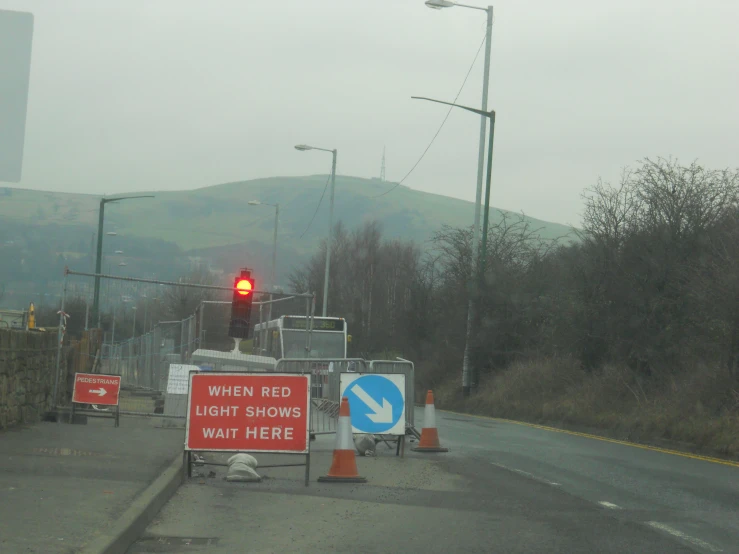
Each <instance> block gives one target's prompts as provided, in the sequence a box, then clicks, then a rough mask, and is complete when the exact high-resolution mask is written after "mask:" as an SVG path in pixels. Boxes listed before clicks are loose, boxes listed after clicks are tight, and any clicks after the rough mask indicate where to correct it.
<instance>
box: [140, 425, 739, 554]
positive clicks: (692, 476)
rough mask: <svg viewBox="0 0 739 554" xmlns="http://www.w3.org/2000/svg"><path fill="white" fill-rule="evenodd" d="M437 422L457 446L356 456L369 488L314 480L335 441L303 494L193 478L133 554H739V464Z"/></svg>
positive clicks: (316, 461)
mask: <svg viewBox="0 0 739 554" xmlns="http://www.w3.org/2000/svg"><path fill="white" fill-rule="evenodd" d="M416 417H417V418H419V419H418V421H421V419H420V418H421V417H422V414H421V413H418V414H417V416H416ZM438 420H439V430H440V434H441V437H442V440H443V442H444V443H445V445H446V446H448V447H450V449H451V452H449V453H447V454H434V455H422V454H419V453H411V452H407V455H406V457H405V458H404V459H398V458H395V457H393V456H392V455H391V451H389V450H385V449H384V448H385V447H384V446H381V447H380V448H379V453H380V455H379V456H378V457H376V458H359V459H358V465H359V469H360V473H361V474H362V475H364V476H366V477H367V478H368V483H367V484H364V485H327V484H319V483H316V482H315V478H316V477H318V476H319V475H321V474H323V473H325V471H326V470H327V469H328V466H329V464H330V455H331V448H332V439H331V438H330V437H319V439H318V441H316V443H314V445H315V446H314V455H313V461H312V468H311V469H312V472H311V473H312V482H311V484H310V487H308V488H305V487H303V486H302V483H301V481H300V479H301V477H302V470H299V469H296V468H295V469H294V468H289V469H264V470H261V473H262V474H263V475H266V476H268V477H269V478H268V479H266V480H265V481H263V482H262V483H259V484H248V485H247V484H244V485H242V484H233V483H226V482H225V481H223V480H222V479H221V478H220V477H221V474H220V473H219V474H218V475H217V476H216V477H215V478H207V477H203V478H197V479H193V480H192V481H191V482H190V483H188V484H187V485H184V486H183V487H181V488H180V490H179V491H178V493H177V494H176V495H175V496H174V497H173V499H172V500H171V501H170V502H169V503H168V504H167V506H165V508H164V509H163V510H162V512H161V513H160V514H159V515H158V517H157V519H156V520H155V521H154V522H153V523H152V525H150V527H149V528H148V530H147V532H146V534H145V535H144V536H143V537H142V538H141V540H140V541H139V542H138V543H137V544H136V545H134V546H132V547H131V549H130V550H129V554H144V553H153V552H181V551H183V550H187V551H188V552H214V553H220V552H229V553H231V552H250V553H252V552H254V553H261V552H327V551H335V552H353V553H360V552H368V553H369V552H444V553H447V552H457V551H463V552H506V553H508V552H515V553H518V552H520V553H533V552H548V553H578V552H582V553H586V552H587V553H591V552H604V553H611V552H612V553H616V552H618V553H623V552H645V553H647V552H649V553H655V552H656V553H661V552H665V553H682V552H698V553H703V552H727V553H731V552H739V512H738V507H739V468H737V467H731V466H726V465H720V464H715V463H711V462H707V461H701V460H695V459H690V458H686V457H679V456H674V455H670V454H665V453H660V452H655V451H650V450H644V449H639V448H634V447H631V446H627V445H622V444H614V443H610V442H604V441H599V440H593V439H589V438H584V437H580V436H573V435H568V434H565V433H557V432H552V431H546V430H542V429H537V428H532V427H528V426H523V425H516V424H513V423H508V422H498V421H494V420H488V419H482V418H474V417H468V416H461V415H456V414H450V413H444V412H440V413H438ZM260 462H261V463H264V462H263V461H262V460H261V459H260ZM207 471H208V469H206V472H207ZM185 544H187V545H188V546H184V545H185Z"/></svg>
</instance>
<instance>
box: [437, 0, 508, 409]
mask: <svg viewBox="0 0 739 554" xmlns="http://www.w3.org/2000/svg"><path fill="white" fill-rule="evenodd" d="M426 5H427V6H428V7H429V8H432V9H434V10H442V9H444V8H453V7H460V8H469V9H473V10H479V11H484V12H486V14H487V27H486V29H485V65H484V68H483V79H482V110H481V111H482V113H483V114H482V115H481V116H480V140H479V146H478V154H477V189H476V191H475V219H474V228H473V230H472V267H471V274H474V273H475V271H476V270H477V269H479V267H480V265H481V264H480V257H481V256H485V252H484V251H483V249H484V247H485V244H486V243H487V237H486V236H485V234H486V231H485V230H483V233H482V241H483V248H482V249H481V248H480V201H481V200H482V181H483V177H484V175H485V173H484V166H485V130H486V129H485V128H486V124H487V120H488V115H484V114H486V113H487V112H488V83H489V81H490V46H491V45H490V42H491V39H492V34H493V6H488V7H487V8H481V7H479V6H470V5H466V4H458V3H457V2H454V1H452V0H427V1H426ZM489 209H490V208H489V205H488V203H487V202H486V203H485V210H486V211H485V217H487V211H488V210H489ZM485 229H487V226H485ZM479 283H480V280H479V279H475V278H474V277H473V278H472V279H471V280H470V285H471V287H470V288H471V289H472V290H470V295H469V302H468V305H467V330H466V333H465V335H466V339H465V345H464V358H463V361H462V393H463V395H464V396H469V394H470V388H471V385H472V379H473V377H474V368H473V367H472V363H471V361H470V354H471V352H470V350H471V348H472V346H471V343H472V339H473V336H472V335H473V333H472V330H473V327H474V325H475V320H476V308H477V305H476V292H475V290H476V288H477V287H479Z"/></svg>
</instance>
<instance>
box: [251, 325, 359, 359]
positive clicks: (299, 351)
mask: <svg viewBox="0 0 739 554" xmlns="http://www.w3.org/2000/svg"><path fill="white" fill-rule="evenodd" d="M308 324H309V320H308V319H307V318H306V317H305V316H299V315H283V316H281V317H279V318H277V319H273V320H272V321H267V322H265V323H259V324H257V325H255V326H254V339H253V342H252V352H253V353H254V354H256V355H258V356H269V357H272V358H275V359H276V360H279V359H280V358H292V359H295V358H346V343H347V334H346V321H345V320H344V318H341V317H314V318H313V331H312V333H311V345H310V353H309V352H307V351H306V346H307V335H308V331H307V327H308Z"/></svg>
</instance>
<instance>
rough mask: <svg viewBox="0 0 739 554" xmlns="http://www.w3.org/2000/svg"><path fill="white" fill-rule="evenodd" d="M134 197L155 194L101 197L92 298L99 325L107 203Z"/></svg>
mask: <svg viewBox="0 0 739 554" xmlns="http://www.w3.org/2000/svg"><path fill="white" fill-rule="evenodd" d="M134 198H154V196H153V195H150V194H146V195H139V196H120V197H117V198H105V197H103V198H101V199H100V211H99V213H98V244H97V255H96V257H95V274H96V275H95V290H94V292H93V298H92V314H93V321H95V316H97V320H98V325H99V322H100V312H99V310H100V276H99V275H100V270H101V269H102V263H103V223H104V221H105V205H106V204H110V203H111V202H120V201H121V200H132V199H134Z"/></svg>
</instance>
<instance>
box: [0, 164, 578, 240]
mask: <svg viewBox="0 0 739 554" xmlns="http://www.w3.org/2000/svg"><path fill="white" fill-rule="evenodd" d="M325 183H326V176H325V175H315V176H309V177H274V178H268V179H255V180H252V181H243V182H235V183H225V184H222V185H215V186H210V187H205V188H201V189H196V190H192V191H177V192H159V191H150V192H145V193H146V194H154V195H155V196H156V198H153V199H140V200H129V201H127V202H122V203H120V204H108V205H107V206H106V217H105V221H106V231H111V230H114V231H116V232H118V233H119V234H122V235H126V236H130V237H133V236H137V237H141V238H147V237H156V238H158V239H162V240H165V241H168V242H172V243H174V244H176V245H177V246H179V247H180V248H181V249H182V250H185V251H187V250H195V249H197V250H201V249H207V248H209V247H219V246H224V245H231V244H245V243H249V242H252V241H256V242H270V241H271V238H272V229H273V222H274V219H273V217H274V216H273V211H272V210H271V209H268V208H267V207H259V206H249V205H248V201H249V200H260V201H262V202H269V203H276V202H279V204H280V242H281V243H282V244H283V246H286V247H287V246H289V248H290V249H292V250H295V251H297V252H307V251H310V250H312V249H313V248H314V247H315V245H316V244H317V241H318V240H320V239H321V238H323V237H324V236H325V234H326V222H327V218H328V193H327V194H326V197H325V198H324V201H323V203H322V205H321V208H320V210H319V211H318V213H317V215H316V218H315V221H314V222H313V224H312V226H311V228H310V230H309V231H308V232H307V233H306V234H305V236H304V237H303V238H302V239H301V238H300V236H301V234H302V233H303V232H304V231H305V229H306V227H307V226H308V223H309V222H310V219H311V217H312V216H313V212H314V210H315V207H316V205H317V203H318V200H319V198H320V196H321V192H322V191H323V188H324V185H325ZM390 186H391V185H390V184H389V183H387V182H380V181H378V180H374V179H360V178H357V177H347V176H338V177H337V179H336V198H335V216H336V219H337V220H342V221H343V222H344V223H346V224H347V225H348V226H349V227H350V228H351V227H353V226H354V225H355V224H357V223H359V222H361V221H364V220H373V219H376V220H378V221H380V222H381V223H382V224H383V228H384V231H385V233H387V234H388V235H389V236H397V237H405V238H410V239H413V240H416V241H418V242H419V243H423V242H425V241H426V240H428V239H429V238H430V237H431V236H432V234H433V233H434V231H435V230H436V229H438V228H439V227H441V225H443V224H447V225H452V226H466V225H469V224H470V222H471V221H472V218H473V205H472V203H471V202H466V201H463V200H457V199H454V198H449V197H446V196H441V195H436V194H429V193H425V192H420V191H416V190H412V189H409V188H407V187H404V186H400V187H398V188H397V189H396V190H395V191H393V192H392V193H391V194H388V195H385V196H382V197H380V198H373V196H376V195H378V194H380V193H381V192H384V191H386V190H387V189H388V188H389V187H390ZM6 190H9V191H10V194H9V195H7V194H6V195H4V196H3V195H2V191H0V217H2V218H8V219H11V220H18V221H21V222H23V223H33V224H35V225H49V224H57V225H60V226H64V225H89V226H91V227H94V226H96V224H97V212H98V203H99V197H97V196H92V195H84V194H68V193H52V192H40V191H31V190H23V189H6ZM497 218H498V214H497V211H493V212H491V221H495V220H497ZM531 221H532V224H533V226H534V227H536V228H541V235H542V237H545V238H556V237H560V236H563V235H566V234H567V233H568V232H569V228H568V227H566V226H564V225H559V224H556V223H547V222H544V221H539V220H534V219H532V220H531Z"/></svg>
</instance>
